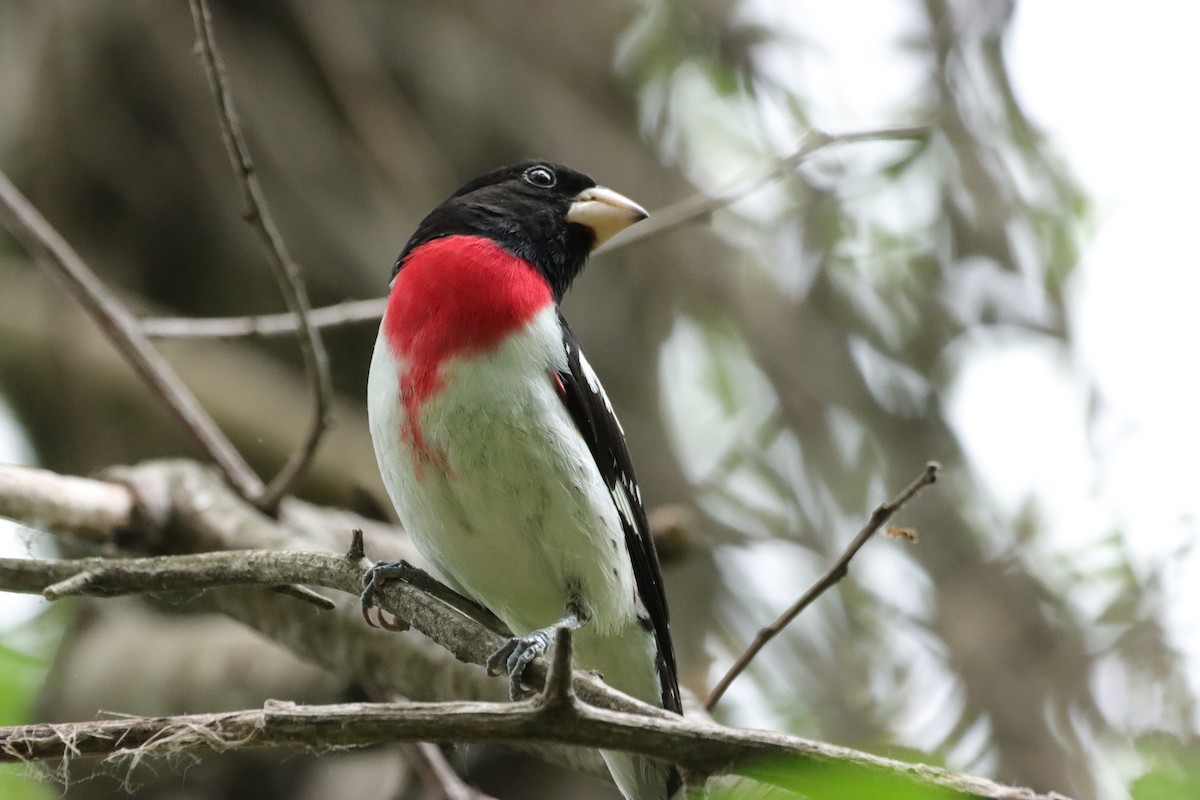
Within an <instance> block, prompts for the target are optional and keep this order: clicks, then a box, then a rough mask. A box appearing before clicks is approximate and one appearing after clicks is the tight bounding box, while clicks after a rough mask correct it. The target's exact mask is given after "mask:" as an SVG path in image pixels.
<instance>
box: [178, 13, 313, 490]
mask: <svg viewBox="0 0 1200 800" xmlns="http://www.w3.org/2000/svg"><path fill="white" fill-rule="evenodd" d="M191 9H192V22H193V24H194V26H195V29H196V38H197V40H198V42H199V48H200V57H201V60H202V61H203V62H204V71H205V74H207V76H208V83H209V87H210V88H211V89H212V93H213V99H214V100H215V101H216V103H217V118H218V120H219V121H220V123H221V138H222V139H223V140H224V142H225V149H226V150H227V151H228V153H229V160H230V162H231V164H232V165H233V172H234V175H235V176H236V177H237V180H238V185H239V186H240V187H241V190H242V202H243V203H244V205H245V212H244V214H245V218H246V221H247V222H248V223H250V227H251V228H253V229H254V231H255V232H256V233H258V234H259V239H260V240H261V241H262V243H263V246H264V248H265V249H266V251H267V261H268V262H269V263H270V265H271V271H272V272H273V273H274V275H275V280H276V282H277V283H278V284H279V288H280V291H281V292H282V293H283V299H284V303H285V304H286V305H287V308H288V311H289V312H290V313H291V315H292V316H293V317H294V318H295V319H296V321H297V323H298V329H297V336H296V339H297V342H298V343H299V345H300V354H301V356H302V357H303V359H304V371H305V373H306V374H307V375H308V378H309V383H310V385H311V387H312V397H313V416H312V423H311V425H310V426H309V430H308V433H307V435H306V436H305V438H304V441H303V442H302V443H301V444H300V446H299V447H298V448H297V449H296V450H295V451H294V452H293V453H292V455H291V457H289V458H288V460H287V463H285V464H284V465H283V468H282V469H280V471H279V474H278V475H276V476H275V477H274V478H273V479H272V480H271V482H270V483H269V484H268V485H267V487H266V488H265V489H264V490H263V492H262V493H261V494H260V495H259V496H258V497H256V498H254V499H255V501H256V503H257V504H258V505H259V507H261V508H264V509H268V510H271V511H273V510H274V509H275V508H276V506H277V505H278V504H279V500H280V498H282V497H283V495H284V494H285V493H286V492H287V490H288V488H289V487H290V486H291V485H292V483H293V482H294V481H295V480H296V478H297V477H299V475H300V474H301V473H302V472H303V471H304V469H305V468H306V467H307V466H308V464H309V462H310V461H311V460H312V457H313V454H314V453H315V452H316V449H317V445H318V444H319V443H320V440H321V434H322V433H324V432H325V428H326V427H327V426H328V425H329V404H330V398H331V396H332V394H333V385H332V382H331V381H330V377H329V356H328V355H327V354H326V352H325V343H324V341H322V339H321V334H320V332H319V330H318V329H317V328H316V327H315V326H313V325H312V323H311V321H310V320H309V310H310V307H309V302H308V292H307V290H306V289H305V288H304V280H303V278H302V277H301V275H300V268H299V267H298V266H296V262H295V261H293V260H292V258H291V256H290V255H289V254H288V252H287V247H286V245H285V244H284V241H283V236H281V235H280V233H279V230H278V228H276V227H275V221H274V219H273V218H272V217H271V212H270V209H269V208H268V207H267V200H266V196H265V195H264V194H263V192H262V188H261V187H260V186H259V183H258V176H257V175H256V174H255V172H254V163H253V162H252V161H251V159H250V148H249V147H248V146H247V144H246V137H245V136H244V135H243V133H242V124H241V121H240V120H239V119H238V115H237V110H236V109H235V108H234V105H233V95H232V93H231V92H230V89H229V81H228V79H227V78H226V75H225V64H224V62H223V61H222V59H221V54H220V51H219V50H218V49H217V41H216V36H215V34H214V33H213V27H212V14H211V13H210V12H209V8H208V3H207V2H206V1H205V0H191Z"/></svg>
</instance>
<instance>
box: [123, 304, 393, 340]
mask: <svg viewBox="0 0 1200 800" xmlns="http://www.w3.org/2000/svg"><path fill="white" fill-rule="evenodd" d="M386 307H387V299H386V298H383V297H376V298H372V299H370V300H347V301H345V302H343V303H335V304H334V305H331V306H323V307H321V308H314V309H313V310H312V312H311V313H310V314H309V315H308V321H309V324H310V325H313V326H314V327H317V328H339V327H343V326H345V325H353V324H356V323H360V322H378V321H379V318H380V317H382V316H383V311H384V309H385V308H386ZM298 328H299V325H298V323H297V322H296V316H295V315H294V314H291V313H287V312H284V313H282V314H258V315H253V316H245V317H203V318H196V317H145V318H143V319H142V332H143V333H145V334H146V335H147V336H149V337H150V338H151V339H237V338H241V337H243V336H260V337H263V338H267V337H272V336H292V335H295V333H296V330H297V329H298Z"/></svg>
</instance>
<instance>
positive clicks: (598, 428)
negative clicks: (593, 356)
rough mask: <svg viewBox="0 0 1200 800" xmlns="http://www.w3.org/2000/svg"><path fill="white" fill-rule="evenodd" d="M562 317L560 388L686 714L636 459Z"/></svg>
mask: <svg viewBox="0 0 1200 800" xmlns="http://www.w3.org/2000/svg"><path fill="white" fill-rule="evenodd" d="M558 319H559V322H560V323H561V325H562V330H563V345H564V347H565V348H566V352H567V369H566V371H565V372H559V373H557V374H558V379H559V386H560V394H561V396H562V399H563V403H564V404H565V405H566V407H567V410H568V411H569V412H570V414H571V418H572V419H573V420H575V425H576V427H578V428H579V432H580V433H581V434H583V438H584V441H586V442H587V445H588V449H589V450H591V451H592V458H593V459H595V461H596V466H597V467H598V468H599V469H600V474H601V475H602V476H603V477H604V481H605V483H607V484H608V490H609V492H611V493H612V496H613V502H614V503H615V504H616V506H617V511H618V513H619V515H620V517H621V526H622V527H623V528H624V529H625V548H626V549H627V550H628V551H629V558H630V560H631V561H632V562H633V575H634V579H635V580H636V581H637V588H638V594H639V595H641V598H642V603H643V605H645V606H646V613H647V614H649V619H643V620H641V621H642V622H643V623H644V624H645V625H646V626H647V628H648V629H649V630H652V631H653V632H654V638H655V640H656V641H657V644H658V679H659V681H660V682H661V684H662V704H663V708H666V709H668V710H670V711H674V712H676V713H678V714H682V713H683V707H682V705H681V703H680V700H679V678H678V673H677V672H676V668H675V648H674V647H673V646H672V644H671V631H670V628H669V627H668V621H669V617H668V613H667V596H666V594H665V593H664V592H663V583H662V573H661V571H660V570H659V567H658V553H656V552H655V550H654V541H653V540H652V539H651V538H650V525H649V523H647V521H646V509H645V508H643V507H642V493H641V490H640V489H638V485H637V480H636V479H635V478H634V475H633V463H632V462H631V461H630V459H629V450H628V449H627V448H626V446H625V433H624V431H622V430H621V423H619V422H618V421H617V415H616V414H614V413H613V409H612V405H611V404H610V403H609V401H608V396H607V395H605V394H604V387H603V386H601V385H600V381H599V380H597V378H596V374H595V373H594V372H592V368H591V366H590V365H589V364H588V363H587V360H586V359H585V358H584V357H583V351H582V350H581V349H580V347H579V340H578V339H576V338H575V334H574V333H572V332H571V329H570V328H569V327H568V326H567V321H566V320H565V319H563V318H562V315H561V314H560V315H559V317H558Z"/></svg>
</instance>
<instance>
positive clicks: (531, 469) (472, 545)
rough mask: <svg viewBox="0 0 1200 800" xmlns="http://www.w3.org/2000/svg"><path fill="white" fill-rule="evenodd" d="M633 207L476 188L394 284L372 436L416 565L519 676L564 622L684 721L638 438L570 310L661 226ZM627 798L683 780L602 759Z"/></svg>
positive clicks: (404, 262)
mask: <svg viewBox="0 0 1200 800" xmlns="http://www.w3.org/2000/svg"><path fill="white" fill-rule="evenodd" d="M645 217H646V212H645V211H644V210H643V209H642V208H641V207H640V206H638V205H637V204H636V203H634V202H633V201H631V200H629V199H628V198H626V197H623V196H622V195H619V194H617V193H616V192H614V191H611V190H609V189H606V188H604V187H602V186H597V185H596V183H595V181H593V180H592V179H591V178H590V177H588V176H587V175H584V174H582V173H580V172H576V171H575V170H573V169H569V168H567V167H564V166H562V165H559V164H554V163H549V162H543V161H536V162H534V161H531V162H527V163H523V164H518V165H516V166H513V167H508V168H506V169H500V170H497V171H495V172H490V173H488V174H486V175H483V176H481V177H479V178H476V179H475V180H473V181H470V182H469V183H467V184H465V185H464V186H463V187H462V188H460V189H459V190H458V191H457V192H455V193H454V195H453V196H451V197H450V199H448V200H447V201H446V202H444V203H442V204H441V205H440V206H438V207H437V208H435V209H434V210H433V212H432V213H430V214H429V216H428V217H426V218H425V220H424V221H423V222H421V224H420V226H418V228H417V231H416V233H414V234H413V236H412V238H411V239H409V241H408V244H407V245H405V247H404V250H403V251H402V252H401V253H400V257H399V258H398V259H397V260H396V264H395V268H394V270H393V277H392V283H391V292H390V295H389V297H388V304H387V311H386V313H385V315H384V318H383V324H382V325H381V326H380V329H379V338H378V340H377V341H376V343H375V355H374V358H373V359H372V361H371V374H370V380H369V382H368V390H367V391H368V410H369V415H370V425H371V438H372V439H373V440H374V443H375V453H376V456H377V457H378V460H379V468H380V470H381V472H382V473H383V479H384V483H385V485H386V486H387V490H388V494H389V495H390V496H391V499H392V502H393V503H394V504H395V506H396V511H397V513H398V514H399V516H400V520H401V522H402V523H403V524H404V526H405V528H406V529H407V530H408V532H409V533H410V535H411V536H412V538H413V541H414V542H415V543H416V545H417V547H418V549H419V550H420V551H421V552H422V553H423V554H424V555H425V557H426V558H428V559H429V561H430V562H431V563H432V564H433V566H434V567H435V568H436V570H437V572H438V573H440V575H441V577H442V578H444V579H445V580H446V581H447V582H448V583H449V584H450V585H451V587H453V588H454V589H456V590H457V591H459V592H461V593H462V594H464V595H466V596H467V597H468V598H470V599H472V600H474V601H476V602H477V603H479V604H480V605H482V606H484V607H486V608H487V609H490V610H491V611H492V612H493V613H495V614H496V616H498V617H499V618H500V619H501V620H502V621H503V622H504V623H505V624H507V625H508V627H509V628H510V629H511V630H512V631H513V632H515V633H516V634H517V637H516V638H513V639H511V640H509V642H508V644H507V645H506V646H505V647H504V648H502V649H501V650H500V651H498V652H497V653H496V654H495V655H494V656H493V657H492V659H491V660H490V661H489V668H490V669H492V670H493V671H498V670H499V668H500V666H501V665H506V667H507V671H508V673H509V676H510V680H511V681H512V687H513V690H514V693H515V692H517V691H519V689H520V677H521V671H522V670H523V669H524V668H525V665H526V664H527V663H529V661H531V660H532V659H533V658H534V657H535V656H536V655H538V654H540V653H542V652H543V651H544V650H545V649H546V647H547V646H548V644H549V643H550V642H551V641H552V639H553V630H554V628H555V627H557V626H559V625H569V626H571V627H573V628H576V629H577V633H576V636H575V652H576V659H577V664H578V666H580V667H582V668H586V669H595V670H598V671H599V672H600V673H601V674H602V675H603V676H604V680H605V681H606V682H607V683H609V684H610V685H612V686H614V687H616V688H617V689H620V690H622V691H624V692H626V693H628V694H631V695H633V696H634V697H637V698H640V699H642V700H644V701H647V702H651V703H655V704H657V705H660V706H662V707H664V708H667V709H670V710H672V711H675V712H679V711H680V700H679V686H678V682H677V679H676V670H675V654H674V650H673V649H672V646H671V637H670V632H669V630H668V627H667V602H666V597H665V596H664V594H663V587H662V579H661V576H660V573H659V566H658V557H657V556H656V554H655V551H654V544H653V542H652V541H651V539H650V532H649V529H648V526H647V524H646V513H645V510H644V508H643V506H642V497H641V492H640V490H639V489H638V486H637V483H636V482H635V481H634V475H633V468H632V465H631V464H630V460H629V453H628V451H627V450H626V446H625V439H624V434H623V432H622V430H621V426H620V424H619V423H618V422H617V418H616V416H615V415H614V413H613V410H612V406H611V405H610V404H609V401H608V398H607V397H606V396H605V394H604V389H603V388H602V387H601V386H600V382H599V380H597V378H596V375H595V373H594V372H592V369H591V367H590V366H589V365H588V362H587V361H586V360H585V359H584V357H583V352H582V351H581V350H580V347H579V342H578V340H577V339H576V338H575V335H574V334H573V333H572V332H571V329H570V328H569V327H567V323H566V320H564V319H563V316H562V314H561V313H560V312H559V308H558V304H559V302H560V301H561V300H562V298H563V295H564V293H565V292H566V291H567V288H568V287H569V286H570V285H571V282H572V281H573V280H574V279H575V276H576V275H578V274H579V272H580V270H582V268H583V265H584V262H585V261H586V260H587V257H588V255H589V253H590V252H591V251H592V250H593V249H594V248H595V247H596V246H597V245H599V244H600V243H601V242H603V241H605V240H606V239H608V238H609V237H610V236H612V235H613V234H615V233H617V232H618V231H621V230H622V229H624V228H626V227H628V226H629V225H632V224H633V223H635V222H637V221H638V220H641V219H644V218H645ZM603 755H604V759H605V761H606V762H607V763H608V766H609V769H610V771H611V772H612V774H613V777H614V779H615V780H616V782H617V785H618V786H619V787H620V789H621V791H622V792H623V793H624V794H625V796H626V797H629V798H637V799H638V800H651V799H655V800H657V799H658V798H666V797H669V796H670V795H671V794H673V793H674V792H675V791H676V789H678V787H679V774H678V772H677V771H676V770H675V768H673V767H670V766H668V765H666V764H663V763H661V762H657V761H654V760H651V759H646V758H641V757H636V756H630V755H627V754H624V753H618V752H605V753H603Z"/></svg>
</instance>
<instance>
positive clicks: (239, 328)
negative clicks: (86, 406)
mask: <svg viewBox="0 0 1200 800" xmlns="http://www.w3.org/2000/svg"><path fill="white" fill-rule="evenodd" d="M928 134H929V127H928V126H924V125H916V126H911V127H903V128H877V129H870V130H862V131H850V132H849V133H825V132H824V131H818V130H814V131H812V132H811V133H809V134H808V136H806V137H805V138H804V140H803V141H802V142H801V143H800V146H799V147H798V148H797V149H796V151H795V152H793V153H791V154H789V155H787V156H784V157H783V158H781V159H779V160H778V161H776V162H775V163H774V164H773V165H772V166H771V167H770V168H769V169H768V170H767V171H766V172H764V173H763V174H761V175H757V176H754V177H751V178H746V179H743V180H740V181H738V182H737V183H735V184H733V185H732V186H730V187H729V188H727V189H725V190H724V191H721V192H718V193H717V194H714V195H710V194H706V193H704V192H700V193H697V194H694V195H692V196H691V197H687V198H685V199H683V200H680V201H679V202H677V203H672V204H671V205H669V206H665V207H663V208H660V209H658V210H657V211H655V212H654V213H652V214H651V215H650V219H649V220H647V221H646V222H642V223H639V224H637V225H635V226H633V227H632V228H629V229H628V230H627V231H625V232H623V233H621V234H620V235H619V236H617V237H616V238H614V239H613V240H612V241H611V242H609V243H607V244H605V245H603V246H602V247H601V248H600V249H599V250H597V251H596V252H597V253H598V254H599V253H611V252H612V251H614V250H619V249H621V248H622V247H628V246H629V245H631V244H633V243H635V242H640V241H643V240H645V239H649V238H652V237H654V236H659V235H661V234H663V233H666V232H667V231H670V230H673V229H675V228H678V227H680V226H681V225H685V224H687V223H688V222H692V221H693V220H697V219H700V218H702V217H706V216H709V215H710V214H712V213H713V212H714V211H719V210H720V209H722V208H725V207H726V206H729V205H731V204H733V203H735V202H737V201H738V200H741V199H742V198H743V197H745V196H746V195H748V194H750V193H751V192H753V191H755V190H756V189H759V188H761V187H763V186H765V185H767V184H768V183H770V182H771V181H773V180H776V179H778V178H780V177H782V176H783V175H785V174H786V173H788V172H791V171H792V170H794V169H795V168H796V167H797V166H799V165H800V164H802V163H804V162H805V161H807V160H808V159H809V158H810V157H811V156H813V155H814V154H816V153H817V152H819V151H821V150H824V149H825V148H827V147H832V146H833V145H838V144H851V143H854V142H867V141H907V140H913V139H921V138H923V137H925V136H927V135H928ZM386 306H387V301H386V300H385V299H383V298H376V299H373V300H351V301H348V302H344V303H337V304H335V305H331V306H323V307H321V308H315V309H313V310H312V313H311V314H310V317H309V321H310V323H311V324H312V325H314V326H315V327H318V328H335V327H341V326H343V325H353V324H357V323H360V322H370V321H373V320H378V319H379V318H380V317H382V316H383V311H384V309H385V308H386ZM142 329H143V330H144V331H145V332H146V335H147V336H150V337H154V338H163V339H168V338H169V339H232V338H236V337H241V336H282V335H285V334H291V333H295V332H296V329H297V323H296V317H295V315H293V314H260V315H253V316H242V317H210V318H188V317H151V318H147V319H144V320H142Z"/></svg>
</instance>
